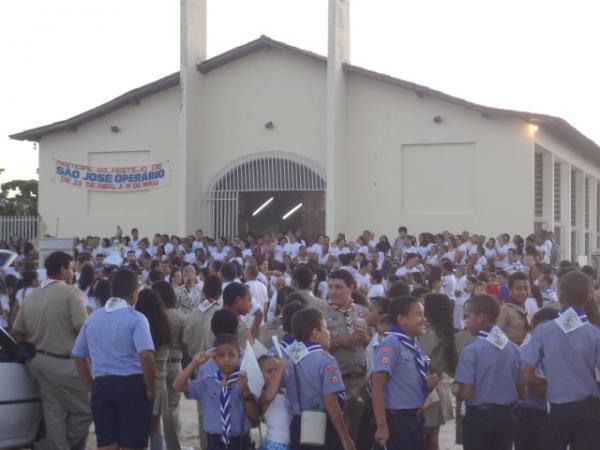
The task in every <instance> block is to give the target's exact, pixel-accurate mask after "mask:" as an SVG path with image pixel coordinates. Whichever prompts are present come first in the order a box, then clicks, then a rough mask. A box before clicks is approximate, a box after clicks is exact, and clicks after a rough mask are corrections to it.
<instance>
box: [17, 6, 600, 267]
mask: <svg viewBox="0 0 600 450" xmlns="http://www.w3.org/2000/svg"><path fill="white" fill-rule="evenodd" d="M182 8H183V10H182V27H181V28H182V61H181V70H180V72H177V73H174V74H171V75H169V76H167V77H165V78H162V79H160V80H157V81H155V82H153V83H150V84H148V85H145V86H142V87H140V88H138V89H135V90H133V91H130V92H127V93H125V94H123V95H121V96H120V97H117V98H116V99H114V100H111V101H109V102H107V103H105V104H103V105H100V106H98V107H97V108H94V109H92V110H90V111H86V112H84V113H82V114H79V115H77V116H75V117H72V118H70V119H67V120H64V121H61V122H57V123H55V124H51V125H47V126H42V127H38V128H35V129H31V130H26V131H23V132H20V133H17V134H14V135H12V136H11V137H12V138H14V139H19V140H29V141H36V142H39V158H40V159H39V178H40V185H39V186H40V190H39V210H40V215H41V216H42V219H43V221H44V223H45V224H46V227H47V229H48V232H49V233H51V234H54V227H55V224H56V223H59V231H58V234H60V235H61V236H70V235H87V234H97V235H101V236H104V235H108V234H110V233H111V232H112V231H113V230H114V227H115V225H116V224H120V225H121V226H122V227H123V228H124V229H125V230H128V229H129V228H131V227H134V226H135V227H138V228H139V229H140V232H141V234H142V235H150V234H153V233H154V232H166V233H174V234H184V233H185V234H189V233H193V232H194V230H196V229H198V228H201V229H203V230H204V231H205V233H206V234H208V235H213V236H221V235H227V236H229V235H234V234H243V233H245V232H248V231H255V232H264V231H266V230H272V231H277V230H278V229H279V228H283V227H287V226H290V227H293V228H301V229H303V230H305V234H308V235H315V234H316V233H319V232H326V233H328V234H330V235H335V234H336V233H337V232H338V231H343V232H346V233H347V234H348V236H350V237H354V236H356V235H357V234H358V233H360V232H361V231H362V230H363V229H371V230H373V231H375V232H376V233H377V234H378V235H379V234H387V235H388V236H394V235H395V230H396V228H397V227H398V225H406V226H408V227H409V229H410V230H411V231H414V232H419V231H432V232H438V231H442V230H446V229H447V230H451V231H453V232H459V231H462V230H469V231H472V232H475V233H483V234H487V235H493V236H496V235H497V234H499V233H501V232H507V233H511V234H514V233H519V234H521V235H527V234H529V233H530V232H532V231H533V230H534V229H536V228H543V229H548V230H555V231H556V232H557V236H558V238H559V241H560V243H561V247H562V251H563V256H564V257H569V258H570V257H574V256H577V255H583V254H589V253H590V251H591V250H593V249H595V248H597V247H598V246H599V245H598V244H599V242H598V241H599V239H600V183H599V180H600V148H599V147H598V146H597V145H596V144H595V143H594V142H593V141H591V140H589V139H588V138H586V137H585V136H584V135H583V134H582V133H580V132H579V131H578V130H576V129H575V128H573V127H572V126H570V125H569V124H568V123H567V122H565V121H564V120H562V119H560V118H556V117H551V116H546V115H541V114H532V113H525V112H518V111H510V110H502V109H497V108H490V107H485V106H481V105H477V104H474V103H470V102H468V101H465V100H462V99H458V98H455V97H452V96H450V95H447V94H444V93H442V92H439V91H435V90H432V89H429V88H427V87H424V86H420V85H417V84H413V83H410V82H406V81H403V80H400V79H396V78H392V77H389V76H386V75H382V74H379V73H375V72H372V71H369V70H367V69H363V68H360V67H357V66H354V65H351V64H350V63H349V30H348V26H347V24H348V0H330V4H329V8H330V10H329V14H330V20H329V50H328V56H327V57H324V56H320V55H316V54H313V53H311V52H308V51H304V50H301V49H298V48H296V47H292V46H290V45H287V44H285V43H282V42H278V41H275V40H273V39H270V38H268V37H264V36H263V37H260V38H258V39H257V40H255V41H252V42H249V43H247V44H244V45H242V46H240V47H237V48H234V49H232V50H230V51H228V52H226V53H223V54H221V55H218V56H215V57H212V58H210V59H206V5H205V1H198V0H188V1H183V2H182ZM57 161H61V162H68V163H72V164H74V165H81V166H82V167H88V166H90V167H104V168H111V167H136V166H145V165H148V166H149V167H150V166H152V165H153V164H156V163H161V164H164V166H161V167H165V168H166V169H167V170H168V183H163V184H160V185H157V186H150V187H148V188H147V189H137V190H125V191H122V192H106V191H105V190H98V189H87V188H85V184H84V185H83V186H73V185H71V184H68V183H60V182H56V178H57V173H56V171H57V167H58V166H57ZM72 167H75V166H72ZM271 197H273V200H271V201H270V204H268V206H267V207H265V208H264V211H261V212H260V213H259V214H256V215H252V214H253V212H255V211H256V210H257V208H258V207H259V206H261V205H264V203H265V202H266V201H268V200H269V199H271ZM300 203H301V204H302V206H301V207H300V208H299V209H298V210H297V211H296V212H294V213H293V214H292V215H291V216H290V217H289V218H286V219H285V220H284V219H282V217H283V215H284V213H285V211H288V210H290V208H291V207H293V206H294V205H298V204H300Z"/></svg>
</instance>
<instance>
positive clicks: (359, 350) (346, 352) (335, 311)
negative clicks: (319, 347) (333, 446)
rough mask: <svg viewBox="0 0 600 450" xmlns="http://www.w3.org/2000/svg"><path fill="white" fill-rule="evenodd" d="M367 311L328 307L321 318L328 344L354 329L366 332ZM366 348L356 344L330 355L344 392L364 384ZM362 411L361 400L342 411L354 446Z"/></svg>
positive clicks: (357, 306)
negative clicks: (327, 330)
mask: <svg viewBox="0 0 600 450" xmlns="http://www.w3.org/2000/svg"><path fill="white" fill-rule="evenodd" d="M367 313H368V309H367V308H365V307H364V306H361V305H356V304H354V303H352V304H351V305H350V307H349V308H345V309H344V308H339V307H336V306H334V305H332V304H330V305H328V306H327V310H326V313H325V315H324V318H325V320H326V322H327V328H329V330H330V331H331V341H332V342H335V340H336V339H338V338H341V337H346V336H351V335H353V334H354V333H355V332H356V330H357V329H362V330H364V331H365V332H366V330H367V328H368V327H367V322H366V320H365V318H366V317H367ZM366 346H367V344H357V345H355V346H353V347H343V348H338V349H336V350H335V352H332V355H333V356H334V357H335V359H336V360H337V362H338V364H339V366H340V370H341V372H342V378H343V381H344V386H346V389H348V390H350V389H354V388H355V387H358V386H359V385H361V384H362V383H363V382H364V381H365V376H366V353H365V348H366ZM364 408H365V401H364V399H362V398H360V397H359V398H356V399H354V400H348V401H346V403H345V407H344V418H345V420H346V423H347V424H348V430H349V432H350V437H351V438H352V440H353V441H355V442H356V438H357V433H358V429H359V427H360V419H361V417H362V413H363V410H364Z"/></svg>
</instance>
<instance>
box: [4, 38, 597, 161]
mask: <svg viewBox="0 0 600 450" xmlns="http://www.w3.org/2000/svg"><path fill="white" fill-rule="evenodd" d="M270 48H275V49H281V50H284V51H288V52H291V53H294V54H297V55H299V56H302V57H304V58H308V59H312V60H314V61H317V62H319V63H322V64H327V58H326V57H325V56H322V55H318V54H316V53H313V52H310V51H308V50H303V49H301V48H298V47H294V46H292V45H289V44H286V43H284V42H281V41H277V40H275V39H271V38H270V37H268V36H261V37H259V38H258V39H255V40H253V41H250V42H248V43H246V44H244V45H241V46H239V47H235V48H233V49H231V50H229V51H227V52H225V53H221V54H220V55H217V56H214V57H212V58H210V59H207V60H206V61H203V62H201V63H200V64H198V65H197V69H198V71H199V72H200V73H203V74H205V73H208V72H210V71H212V70H214V69H216V68H218V67H221V66H223V65H225V64H228V63H230V62H232V61H235V60H237V59H239V58H242V57H244V56H247V55H250V54H252V53H255V52H257V51H260V50H263V49H270ZM344 70H345V71H346V72H347V73H354V74H358V75H362V76H365V77H369V78H373V79H377V80H379V81H382V82H385V83H390V84H393V85H396V86H399V87H402V88H405V89H409V90H412V91H414V92H415V94H416V95H418V96H419V97H425V96H428V97H432V98H436V99H440V100H443V101H447V102H450V103H453V104H456V105H458V106H462V107H465V108H469V109H472V110H475V111H478V112H480V113H481V114H482V115H483V116H484V117H493V116H504V117H513V118H517V119H521V120H523V121H525V122H528V123H532V124H536V125H539V126H541V127H543V128H544V129H545V130H546V131H548V132H549V133H551V134H552V135H554V136H556V137H557V138H559V139H561V140H563V141H565V142H566V143H568V144H570V145H572V146H573V147H575V148H577V149H579V150H581V151H583V152H584V153H587V154H588V155H590V156H591V157H593V158H600V147H599V146H598V145H597V144H596V143H595V142H594V141H592V140H591V139H590V138H588V137H586V136H585V135H584V134H583V133H581V132H580V131H579V130H577V129H576V128H575V127H573V126H572V125H571V124H569V123H568V122H567V121H566V120H564V119H561V118H560V117H555V116H550V115H546V114H537V113H531V112H525V111H515V110H510V109H501V108H492V107H489V106H483V105H479V104H477V103H473V102H469V101H467V100H464V99H461V98H458V97H454V96H452V95H448V94H446V93H444V92H441V91H437V90H435V89H431V88H429V87H426V86H422V85H419V84H416V83H411V82H409V81H405V80H401V79H399V78H394V77H392V76H389V75H385V74H382V73H378V72H375V71H372V70H368V69H365V68H362V67H358V66H355V65H352V64H344ZM178 84H179V72H175V73H172V74H171V75H168V76H166V77H164V78H161V79H159V80H156V81H153V82H152V83H149V84H146V85H144V86H141V87H139V88H136V89H133V90H131V91H128V92H126V93H124V94H122V95H120V96H119V97H116V98H114V99H112V100H110V101H108V102H106V103H103V104H102V105H100V106H97V107H95V108H92V109H90V110H88V111H85V112H82V113H81V114H77V115H76V116H73V117H71V118H69V119H66V120H62V121H60V122H55V123H52V124H49V125H44V126H41V127H37V128H32V129H29V130H25V131H21V132H19V133H16V134H13V135H11V136H10V138H12V139H17V140H22V141H39V140H40V139H41V138H42V137H43V136H44V135H46V134H49V133H53V132H56V131H63V130H75V129H77V127H78V126H79V125H82V124H84V123H86V122H89V121H91V120H93V119H96V118H98V117H100V116H103V115H105V114H108V113H110V112H112V111H115V110H117V109H119V108H121V107H123V106H126V105H129V104H139V102H140V100H141V99H142V98H144V97H147V96H149V95H153V94H156V93H157V92H160V91H163V90H165V89H168V88H170V87H172V86H176V85H178Z"/></svg>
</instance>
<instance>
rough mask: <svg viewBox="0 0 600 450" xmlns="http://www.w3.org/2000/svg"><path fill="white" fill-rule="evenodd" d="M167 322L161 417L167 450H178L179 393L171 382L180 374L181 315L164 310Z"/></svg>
mask: <svg viewBox="0 0 600 450" xmlns="http://www.w3.org/2000/svg"><path fill="white" fill-rule="evenodd" d="M165 314H166V316H167V322H168V324H169V336H170V347H169V360H168V362H167V391H168V405H169V408H168V412H167V414H166V415H164V416H163V426H164V431H165V442H166V444H167V450H178V449H179V448H180V446H179V438H178V437H177V435H178V434H179V433H178V431H179V428H180V427H179V399H180V398H181V393H180V392H177V391H175V390H173V381H175V379H176V378H177V376H178V375H179V374H180V373H181V359H182V357H183V349H182V348H181V343H182V339H183V329H184V319H183V315H182V314H181V313H180V312H179V311H177V309H175V308H167V309H166V310H165Z"/></svg>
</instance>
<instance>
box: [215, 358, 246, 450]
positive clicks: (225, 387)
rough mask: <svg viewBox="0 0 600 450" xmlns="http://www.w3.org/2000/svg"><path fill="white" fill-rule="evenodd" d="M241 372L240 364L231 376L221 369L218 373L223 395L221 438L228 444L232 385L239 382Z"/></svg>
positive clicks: (221, 402)
mask: <svg viewBox="0 0 600 450" xmlns="http://www.w3.org/2000/svg"><path fill="white" fill-rule="evenodd" d="M241 373H242V372H241V371H240V367H239V366H237V367H236V368H235V369H234V371H233V373H232V374H231V375H229V377H227V376H226V375H224V374H223V373H222V372H221V371H220V370H218V371H217V373H216V377H217V381H218V382H219V386H220V387H221V395H220V396H219V403H220V406H221V439H222V440H223V442H224V443H225V445H227V446H228V445H229V435H230V434H231V415H230V414H229V410H230V407H231V387H232V386H233V385H234V384H235V383H236V382H237V380H238V378H239V377H240V374H241ZM242 432H243V430H242Z"/></svg>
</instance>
